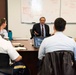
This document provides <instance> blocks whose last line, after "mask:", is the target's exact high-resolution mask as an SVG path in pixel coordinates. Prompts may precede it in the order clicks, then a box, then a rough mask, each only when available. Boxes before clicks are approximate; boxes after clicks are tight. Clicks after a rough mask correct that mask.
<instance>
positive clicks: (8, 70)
mask: <svg viewBox="0 0 76 75" xmlns="http://www.w3.org/2000/svg"><path fill="white" fill-rule="evenodd" d="M0 73H2V74H4V75H5V74H6V75H12V74H13V68H12V67H10V65H9V56H8V54H4V53H0Z"/></svg>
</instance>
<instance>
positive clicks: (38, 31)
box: [31, 17, 51, 38]
mask: <svg viewBox="0 0 76 75" xmlns="http://www.w3.org/2000/svg"><path fill="white" fill-rule="evenodd" d="M45 21H46V19H45V17H41V18H40V23H37V24H35V25H34V26H33V28H32V37H31V38H33V37H34V36H38V37H48V36H50V35H51V34H50V33H49V31H50V30H49V26H48V25H47V24H45Z"/></svg>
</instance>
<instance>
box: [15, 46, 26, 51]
mask: <svg viewBox="0 0 76 75" xmlns="http://www.w3.org/2000/svg"><path fill="white" fill-rule="evenodd" d="M14 48H15V50H17V51H20V50H21V51H26V48H25V47H14Z"/></svg>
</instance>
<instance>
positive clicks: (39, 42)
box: [34, 37, 44, 48]
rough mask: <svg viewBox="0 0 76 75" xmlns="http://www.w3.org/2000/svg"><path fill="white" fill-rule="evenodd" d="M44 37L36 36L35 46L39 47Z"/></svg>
mask: <svg viewBox="0 0 76 75" xmlns="http://www.w3.org/2000/svg"><path fill="white" fill-rule="evenodd" d="M43 39H44V38H43V37H34V47H35V48H39V47H40V45H41V43H42V41H43Z"/></svg>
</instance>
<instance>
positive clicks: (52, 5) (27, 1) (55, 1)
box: [21, 0, 60, 23]
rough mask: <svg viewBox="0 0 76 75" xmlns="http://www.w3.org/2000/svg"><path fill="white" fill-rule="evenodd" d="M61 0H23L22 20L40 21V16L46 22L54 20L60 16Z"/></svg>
mask: <svg viewBox="0 0 76 75" xmlns="http://www.w3.org/2000/svg"><path fill="white" fill-rule="evenodd" d="M59 13H60V0H21V22H24V23H32V22H39V18H40V17H42V16H43V17H45V18H46V23H51V22H54V20H55V19H56V18H57V17H59V15H60V14H59Z"/></svg>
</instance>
